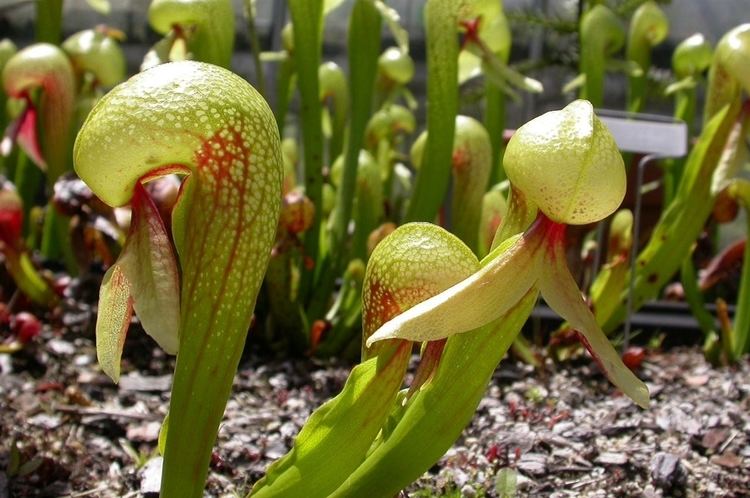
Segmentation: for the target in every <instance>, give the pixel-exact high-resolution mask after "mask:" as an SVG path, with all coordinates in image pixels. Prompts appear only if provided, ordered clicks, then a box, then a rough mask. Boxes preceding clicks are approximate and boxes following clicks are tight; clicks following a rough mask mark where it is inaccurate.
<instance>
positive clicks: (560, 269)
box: [538, 239, 649, 408]
mask: <svg viewBox="0 0 750 498" xmlns="http://www.w3.org/2000/svg"><path fill="white" fill-rule="evenodd" d="M546 259H547V264H546V265H545V266H546V267H547V269H548V271H546V272H542V273H541V277H540V278H539V283H538V286H539V290H540V291H541V294H542V297H543V298H544V300H545V301H546V302H547V304H548V305H549V306H550V308H552V309H553V310H554V311H555V313H557V314H558V315H560V316H561V317H562V318H564V319H565V320H567V321H568V322H569V323H570V324H571V325H572V326H573V327H574V328H575V329H576V330H578V332H580V334H581V336H582V342H583V343H584V345H585V346H586V349H588V351H589V352H590V353H591V355H592V356H593V357H594V359H595V360H596V361H597V362H598V363H599V365H600V366H601V367H602V369H603V370H604V373H605V374H606V375H607V378H608V379H609V380H610V382H612V383H613V384H614V385H615V386H617V387H618V388H619V389H620V390H621V391H622V392H623V393H625V394H626V395H627V396H628V397H629V398H631V399H632V400H633V401H635V402H636V403H637V404H638V405H639V406H641V407H642V408H648V404H649V393H648V388H647V387H646V385H645V384H644V383H643V382H641V381H640V380H639V379H638V377H636V376H635V375H634V374H633V372H631V371H630V369H629V368H627V367H626V366H625V365H624V364H623V363H622V361H621V360H620V357H619V356H618V355H617V352H616V351H615V349H614V348H613V347H612V344H610V342H609V340H608V339H607V337H606V336H605V335H604V332H603V331H602V329H601V328H600V327H599V325H598V324H597V323H596V319H595V318H594V315H593V314H592V313H591V310H589V308H588V307H587V306H586V303H585V302H584V301H583V298H582V297H581V293H580V291H579V290H578V286H577V285H576V283H575V280H573V276H572V275H571V274H570V270H568V266H567V264H566V261H565V252H564V245H563V243H562V240H554V239H553V240H552V245H551V247H550V248H549V251H548V252H547V256H546Z"/></svg>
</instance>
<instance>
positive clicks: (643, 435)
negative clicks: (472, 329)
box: [0, 309, 750, 498]
mask: <svg viewBox="0 0 750 498" xmlns="http://www.w3.org/2000/svg"><path fill="white" fill-rule="evenodd" d="M91 318H92V315H91V312H90V310H87V309H78V310H68V311H67V312H66V314H65V318H64V319H61V318H60V317H52V318H51V319H49V320H48V321H52V322H53V323H55V320H58V321H61V323H60V324H59V325H56V326H54V327H51V326H49V325H45V326H44V328H43V331H42V333H41V335H39V336H37V337H36V338H35V339H34V340H33V341H32V342H30V343H28V344H26V345H25V347H24V349H23V350H21V351H19V352H16V353H14V354H12V355H8V354H1V355H0V372H1V373H0V498H6V497H32V496H33V497H37V496H49V497H60V496H67V497H84V496H91V497H121V496H122V497H136V496H144V495H145V496H157V495H156V494H154V492H155V491H156V490H158V485H159V476H160V466H161V459H160V457H158V452H157V451H156V445H157V437H158V432H159V427H160V422H161V419H162V417H163V416H164V414H165V412H166V409H167V403H168V399H169V388H170V372H171V370H172V367H173V361H172V359H170V358H167V357H165V356H164V355H163V353H161V352H160V351H159V350H158V349H157V348H155V347H154V345H153V343H152V342H151V340H150V339H148V338H147V337H146V336H145V335H144V334H143V332H141V331H139V330H138V331H131V333H130V335H129V338H128V341H127V343H126V348H125V353H124V363H123V378H122V381H121V382H120V385H119V386H115V385H114V384H113V383H112V382H111V381H110V380H109V379H108V378H107V377H106V376H104V375H103V374H102V373H101V371H100V370H99V368H98V366H97V364H96V356H95V349H94V344H93V337H92V335H91V332H90V330H91ZM61 330H64V331H65V332H64V333H63V332H61ZM349 368H350V366H349V365H343V364H336V363H326V362H319V361H313V360H307V361H269V360H264V359H261V358H249V359H247V360H245V361H244V362H243V364H242V366H241V368H240V370H239V372H238V374H237V376H236V378H235V383H234V393H233V396H232V398H231V400H230V401H229V404H228V405H227V409H226V415H225V419H224V422H223V424H222V427H221V431H220V433H219V438H218V443H217V446H216V450H215V453H214V455H213V458H212V465H211V472H210V476H209V480H208V484H207V491H206V496H217V497H218V496H222V497H223V496H228V497H234V496H244V495H245V494H246V493H247V492H248V491H249V489H250V487H251V485H252V483H253V482H254V481H255V480H257V479H258V478H260V477H261V476H262V475H263V472H264V470H265V468H266V467H267V465H268V464H269V463H270V462H272V461H273V460H274V459H276V458H278V457H280V456H282V455H283V454H284V453H285V452H286V451H287V450H288V449H289V447H290V444H291V443H292V440H293V438H294V436H295V434H296V433H297V432H298V430H299V428H300V427H301V426H302V424H303V423H304V421H305V419H306V418H307V416H308V415H309V414H310V412H311V411H312V410H313V409H315V408H316V407H317V406H319V405H320V404H321V403H322V402H323V401H325V400H326V399H328V398H330V397H331V396H333V395H335V394H336V393H337V392H338V391H339V390H340V389H341V387H342V386H343V384H344V381H345V380H346V377H347V374H348V371H349ZM638 374H639V376H640V377H641V378H642V379H643V380H645V381H646V382H647V383H648V386H649V388H650V390H651V393H652V406H651V408H650V409H649V410H647V411H644V410H641V409H639V408H637V407H636V406H635V405H634V404H633V403H631V402H630V401H629V400H628V399H626V398H624V397H622V396H618V395H617V393H615V392H614V391H613V389H612V388H611V386H610V385H609V384H608V383H607V381H606V380H605V379H604V378H603V376H602V375H601V374H600V373H599V371H598V369H597V367H596V366H595V365H593V364H592V363H591V362H590V361H589V360H587V359H586V358H581V359H580V360H578V361H576V362H569V363H566V364H563V365H555V364H552V363H551V362H548V363H547V364H546V365H545V368H544V370H543V371H541V372H538V371H537V372H535V371H534V370H533V369H531V368H530V367H528V366H525V365H523V364H519V363H514V362H510V361H506V362H504V363H503V364H502V365H501V366H500V367H499V368H498V370H497V371H496V373H495V376H494V378H493V380H492V382H491V384H490V386H488V389H487V392H486V396H485V397H484V399H483V400H482V402H481V404H480V406H479V409H478V410H477V413H476V416H475V417H474V419H473V422H472V423H471V425H470V426H469V427H467V428H466V430H465V431H464V433H463V435H462V437H461V438H460V439H459V441H458V442H457V443H456V444H455V446H454V447H453V448H452V449H451V450H449V451H448V453H447V454H446V455H445V456H444V457H443V458H442V459H441V460H440V462H439V463H438V464H436V465H435V466H433V467H432V468H431V469H430V470H429V471H428V472H427V473H425V474H424V475H423V476H422V477H421V478H420V479H419V480H418V481H417V482H415V483H414V484H413V485H411V486H410V487H409V488H408V489H406V490H404V492H403V493H402V495H403V496H411V497H427V496H452V497H458V496H466V497H481V496H535V497H536V496H554V497H565V496H596V497H599V496H601V497H610V496H646V497H656V496H701V497H702V496H706V497H721V496H750V362H749V361H748V359H747V358H746V359H745V360H743V361H742V362H741V363H740V364H739V365H737V366H734V367H723V368H713V367H711V366H710V365H709V364H707V363H706V362H705V361H704V359H703V356H702V354H701V352H700V350H699V349H697V348H696V349H687V348H677V349H672V350H669V351H666V352H652V353H649V354H648V355H647V357H646V359H645V361H644V362H643V363H642V365H641V367H640V369H639V372H638Z"/></svg>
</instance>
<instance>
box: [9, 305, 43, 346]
mask: <svg viewBox="0 0 750 498" xmlns="http://www.w3.org/2000/svg"><path fill="white" fill-rule="evenodd" d="M13 331H14V332H15V334H16V337H17V338H18V341H19V342H20V343H21V344H26V343H28V342H29V341H31V340H32V339H33V338H34V337H36V336H38V335H39V332H41V331H42V324H41V323H39V320H37V318H36V317H35V316H34V315H32V314H31V313H27V312H25V311H22V312H20V313H18V314H17V315H16V317H15V321H14V324H13Z"/></svg>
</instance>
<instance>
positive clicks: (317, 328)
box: [310, 320, 331, 353]
mask: <svg viewBox="0 0 750 498" xmlns="http://www.w3.org/2000/svg"><path fill="white" fill-rule="evenodd" d="M329 330H331V324H330V322H328V321H326V320H315V321H314V322H313V324H312V327H310V352H311V353H314V352H315V350H316V349H317V347H318V344H320V342H321V341H322V340H323V336H324V335H325V333H326V332H328V331H329Z"/></svg>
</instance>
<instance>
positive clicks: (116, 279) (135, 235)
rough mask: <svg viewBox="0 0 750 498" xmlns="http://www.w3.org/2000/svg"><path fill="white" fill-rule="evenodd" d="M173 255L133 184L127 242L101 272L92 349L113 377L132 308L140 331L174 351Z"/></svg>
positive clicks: (145, 200) (176, 324)
mask: <svg viewBox="0 0 750 498" xmlns="http://www.w3.org/2000/svg"><path fill="white" fill-rule="evenodd" d="M179 295H180V293H179V277H178V270H177V260H176V258H175V256H174V252H173V250H172V245H171V242H170V239H169V235H168V234H167V232H166V229H165V228H164V223H163V222H162V220H161V218H160V217H159V212H158V210H157V208H156V206H155V205H154V202H153V201H152V200H151V198H150V197H149V195H148V194H147V193H146V190H145V189H144V188H143V186H142V185H141V184H140V183H137V184H136V186H135V189H134V193H133V200H132V217H131V222H130V230H129V232H128V237H127V241H126V242H125V245H124V247H123V248H122V252H121V253H120V257H119V258H118V259H117V261H116V262H115V264H113V265H112V266H111V267H110V268H109V270H107V273H106V274H105V276H104V280H103V282H102V287H101V290H100V293H99V315H98V317H97V322H96V350H97V357H98V358H99V363H100V364H101V366H102V369H103V370H104V372H105V373H106V374H107V375H108V376H109V377H111V378H112V380H114V381H115V382H117V381H118V380H119V377H120V358H121V355H122V347H123V344H124V342H125V336H126V334H127V331H128V325H129V323H130V317H131V316H132V313H133V311H135V313H136V315H137V316H138V318H139V319H140V321H141V324H142V325H143V328H144V330H145V331H146V333H148V334H149V335H150V336H151V337H153V338H154V340H155V341H156V342H157V343H159V346H161V347H162V348H163V349H164V350H165V351H166V352H168V353H170V354H175V353H176V352H177V345H178V329H179V324H180V319H179V316H180V302H179Z"/></svg>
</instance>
